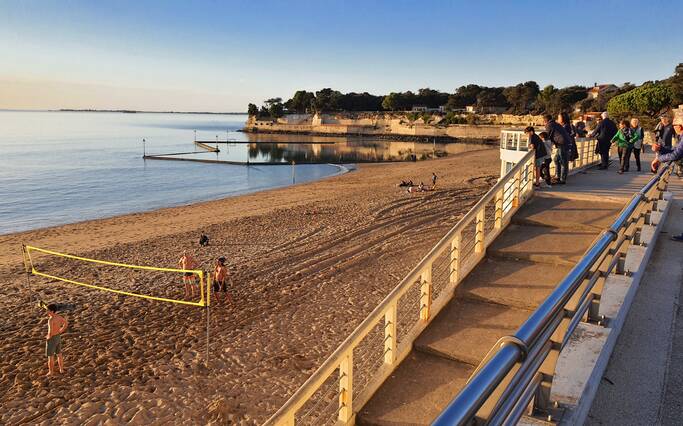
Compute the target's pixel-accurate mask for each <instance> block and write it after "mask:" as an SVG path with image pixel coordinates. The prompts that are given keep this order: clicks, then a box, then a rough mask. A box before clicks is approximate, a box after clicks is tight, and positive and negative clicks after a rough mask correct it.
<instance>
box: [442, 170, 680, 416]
mask: <svg viewBox="0 0 683 426" xmlns="http://www.w3.org/2000/svg"><path fill="white" fill-rule="evenodd" d="M668 173H670V164H667V165H666V166H665V167H663V168H662V169H661V170H660V171H659V172H658V173H657V175H656V176H654V177H653V178H652V179H651V180H650V181H649V182H648V183H647V184H646V185H645V186H644V187H643V188H642V189H641V190H640V191H639V192H638V193H636V194H634V195H633V197H632V198H631V200H630V201H629V203H628V204H627V205H626V206H625V207H624V209H623V210H622V211H621V212H620V214H619V215H618V216H617V218H616V219H615V221H614V222H613V223H612V225H611V226H610V227H609V228H608V229H607V230H605V231H603V232H602V233H601V234H600V236H599V237H598V238H597V239H596V241H595V242H594V243H593V244H592V245H591V247H590V248H589V249H588V250H587V251H586V252H585V254H584V255H583V257H582V258H581V259H580V260H579V261H578V262H577V264H576V266H574V267H573V268H572V269H571V271H569V273H568V274H567V276H566V277H565V278H564V279H563V280H562V281H561V282H560V284H559V285H558V286H557V287H556V288H555V290H554V291H553V292H552V293H551V294H550V295H549V296H548V297H547V298H546V299H545V301H544V302H543V303H542V304H541V305H540V306H539V307H538V308H537V309H536V310H535V311H534V312H533V313H532V314H531V315H530V316H529V318H528V319H527V320H526V321H525V322H524V323H523V324H522V325H521V326H520V327H519V329H518V330H517V332H516V333H515V334H514V337H516V338H517V339H519V340H520V341H521V342H523V343H524V345H526V347H527V348H529V353H530V354H531V353H536V354H540V353H542V351H541V350H540V349H541V347H543V346H544V345H545V344H546V343H547V342H548V339H549V338H550V336H552V334H553V332H554V331H555V330H556V329H557V327H558V326H559V324H560V321H558V320H559V319H561V318H562V314H563V312H564V309H565V306H566V305H567V303H568V302H569V301H570V299H571V298H572V297H573V296H574V294H575V293H576V291H577V290H578V289H579V288H580V287H581V284H582V283H583V281H584V279H586V277H587V275H589V272H590V271H591V268H593V267H594V266H595V265H596V264H599V263H600V262H601V261H602V260H603V259H604V255H605V253H606V251H607V250H609V249H610V246H611V245H612V244H613V243H614V242H615V241H618V240H619V235H620V232H622V231H623V230H624V229H625V228H626V227H627V226H629V224H630V223H631V221H632V219H633V216H634V213H636V211H637V210H638V209H639V208H640V206H641V204H642V203H643V202H644V201H649V200H648V197H647V196H648V194H649V192H651V191H652V190H653V189H654V188H655V186H656V185H658V184H659V182H660V181H661V180H662V179H663V178H664V179H665V175H666V176H668ZM581 305H583V304H581ZM580 309H583V306H581V308H580ZM523 358H524V353H523V351H522V349H521V347H520V345H504V346H501V347H500V348H499V350H498V351H497V352H496V353H495V354H494V355H493V356H491V357H490V358H489V359H488V360H487V361H486V362H485V363H484V365H482V366H480V368H479V371H478V372H477V373H476V374H475V375H474V376H473V377H472V378H471V380H470V381H469V382H468V383H467V384H466V385H465V387H464V388H463V389H462V390H461V391H460V392H459V393H458V395H457V396H456V397H455V398H454V399H453V400H452V401H451V402H450V403H449V404H448V406H447V407H446V409H445V410H444V411H443V412H442V413H441V414H440V415H439V417H438V418H437V419H436V420H435V421H434V423H433V425H436V426H445V425H465V424H468V422H470V421H471V420H472V419H473V418H474V417H475V415H476V414H477V412H478V411H479V410H480V409H481V408H482V406H483V405H484V403H486V402H487V400H488V399H489V397H491V395H492V394H493V393H494V391H495V390H496V389H497V388H498V387H499V385H500V384H501V383H502V382H503V380H504V379H505V378H506V377H507V376H508V375H509V374H510V373H511V372H512V369H513V367H514V366H515V365H516V364H517V363H519V362H520V361H522V359H523ZM530 363H534V364H536V365H540V363H539V362H538V358H537V357H534V356H528V357H526V358H525V359H524V362H523V365H522V366H521V367H520V369H519V370H518V371H517V372H516V373H515V375H514V376H513V377H512V379H511V380H510V384H509V385H508V386H507V387H506V389H505V390H504V391H503V394H501V396H500V399H499V401H498V402H497V405H496V407H495V408H494V409H493V411H492V414H491V418H490V423H491V424H502V423H503V422H506V423H507V418H508V415H516V414H514V413H519V410H514V407H516V406H517V403H518V402H519V401H520V398H522V397H523V396H526V395H527V394H528V391H529V389H528V386H529V384H530V382H531V381H532V380H533V378H534V377H535V374H530V373H529V372H530V371H531V372H533V373H536V372H537V369H535V370H534V369H532V370H529V368H525V367H529V365H530ZM522 376H526V377H522ZM511 411H514V413H511Z"/></svg>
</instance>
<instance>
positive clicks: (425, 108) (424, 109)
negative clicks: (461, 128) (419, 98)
mask: <svg viewBox="0 0 683 426" xmlns="http://www.w3.org/2000/svg"><path fill="white" fill-rule="evenodd" d="M410 111H411V112H445V111H446V105H441V106H440V107H438V108H429V107H428V106H425V105H413V107H412V108H411V109H410Z"/></svg>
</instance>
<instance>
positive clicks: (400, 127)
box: [243, 116, 521, 141]
mask: <svg viewBox="0 0 683 426" xmlns="http://www.w3.org/2000/svg"><path fill="white" fill-rule="evenodd" d="M306 121H308V122H306ZM329 121H332V122H328V119H321V118H319V117H318V116H313V117H312V119H311V120H301V119H300V118H299V119H297V120H296V123H294V122H293V123H289V122H287V120H286V119H278V120H277V121H271V120H256V119H254V118H250V119H249V120H248V121H247V123H246V125H245V127H244V129H243V130H244V131H245V132H252V133H292V134H306V135H323V136H373V137H383V138H388V139H391V138H394V139H405V140H424V139H429V140H432V139H434V138H436V139H437V140H442V141H453V140H456V139H479V140H490V141H493V140H498V138H499V137H500V131H501V129H504V128H510V127H512V126H510V125H501V124H481V125H476V124H451V125H447V126H439V125H432V124H419V123H414V124H413V123H407V122H406V121H405V120H402V119H376V120H369V119H362V120H349V119H345V120H329ZM520 127H521V126H520Z"/></svg>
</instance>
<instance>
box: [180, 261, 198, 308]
mask: <svg viewBox="0 0 683 426" xmlns="http://www.w3.org/2000/svg"><path fill="white" fill-rule="evenodd" d="M178 264H179V265H180V269H195V268H196V267H197V262H196V261H195V260H194V258H193V257H192V255H191V254H187V251H183V256H182V257H181V258H180V260H179V261H178ZM183 283H184V284H185V298H186V299H187V298H189V299H194V290H195V287H196V285H197V275H196V274H193V273H192V272H185V273H184V274H183ZM197 292H199V289H198V288H197Z"/></svg>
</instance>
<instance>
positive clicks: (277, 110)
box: [264, 98, 285, 118]
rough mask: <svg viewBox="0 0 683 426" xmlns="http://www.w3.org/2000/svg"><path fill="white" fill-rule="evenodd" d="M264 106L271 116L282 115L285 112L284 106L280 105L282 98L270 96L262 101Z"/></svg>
mask: <svg viewBox="0 0 683 426" xmlns="http://www.w3.org/2000/svg"><path fill="white" fill-rule="evenodd" d="M264 106H265V107H266V109H267V110H268V114H270V116H271V117H273V118H278V117H282V116H283V115H284V113H285V107H284V105H282V98H270V99H267V100H266V101H265V102H264Z"/></svg>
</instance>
